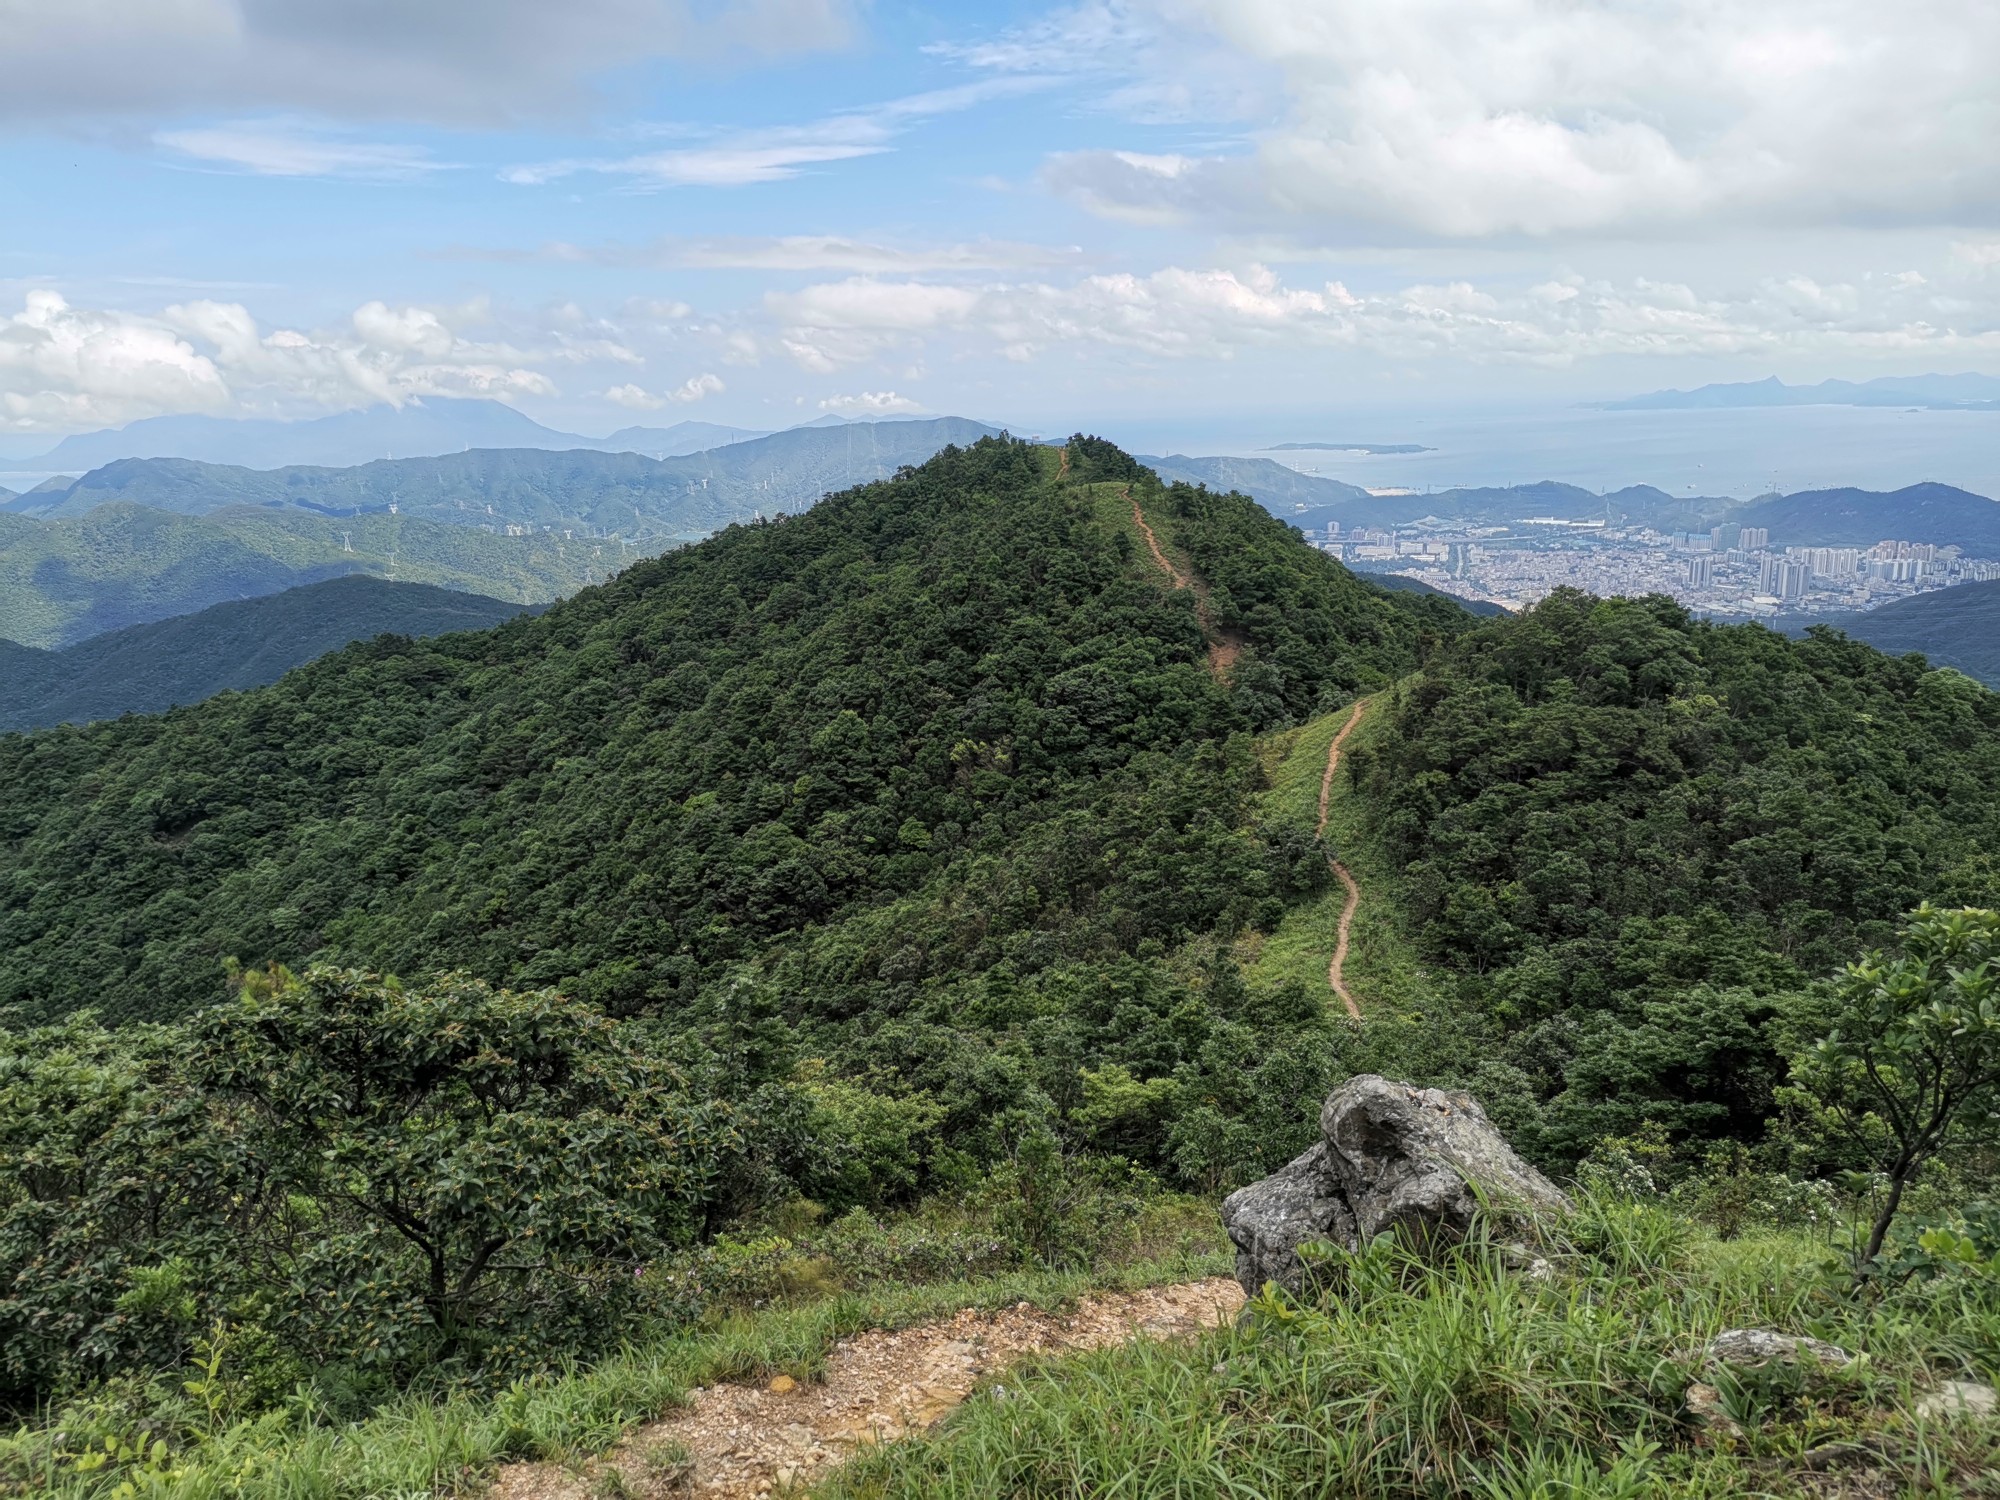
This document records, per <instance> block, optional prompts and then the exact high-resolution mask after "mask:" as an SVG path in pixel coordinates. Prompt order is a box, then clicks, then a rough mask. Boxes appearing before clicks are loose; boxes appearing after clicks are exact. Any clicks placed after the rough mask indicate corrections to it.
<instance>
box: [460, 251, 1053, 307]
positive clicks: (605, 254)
mask: <svg viewBox="0 0 2000 1500" xmlns="http://www.w3.org/2000/svg"><path fill="white" fill-rule="evenodd" d="M473 253H474V254H475V255H476V257H477V258H479V259H501V260H518V259H525V258H527V257H526V256H525V255H521V254H515V253H508V252H500V253H495V252H473ZM533 256H534V258H536V259H540V260H552V261H560V262H565V263H571V264H577V265H592V266H614V267H619V268H630V267H638V268H645V269H661V270H744V271H851V272H855V273H857V274H862V275H876V276H880V275H919V274H922V273H924V272H930V271H1023V270H1039V269H1042V268H1044V267H1051V266H1062V265H1072V264H1074V263H1076V262H1077V261H1079V260H1081V259H1082V258H1083V251H1082V249H1081V248H1080V247H1077V246H1069V247H1067V248H1060V249H1059V248H1055V247H1051V246H1047V245H1029V244H1022V243H1020V242H1018V241H1014V240H973V241H968V242H964V243H960V244H942V245H915V246H900V245H882V244H875V243H871V242H869V241H866V240H855V239H848V238H846V237H845V236H841V235H828V234H788V235H711V236H666V237H663V238H661V239H657V240H654V241H653V242H652V243H651V244H648V245H638V246H628V245H600V246H578V245H568V244H562V243H560V242H558V243H556V244H551V245H547V246H544V247H543V248H542V249H541V250H539V251H536V252H533ZM683 311H684V312H685V309H683Z"/></svg>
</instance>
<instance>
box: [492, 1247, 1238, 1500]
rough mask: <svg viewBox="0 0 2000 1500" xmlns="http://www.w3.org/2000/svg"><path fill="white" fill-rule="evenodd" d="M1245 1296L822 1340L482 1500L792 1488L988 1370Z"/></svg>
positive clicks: (938, 1407) (1118, 1305) (985, 1318)
mask: <svg viewBox="0 0 2000 1500" xmlns="http://www.w3.org/2000/svg"><path fill="white" fill-rule="evenodd" d="M1242 1305H1243V1291H1242V1289H1241V1288H1240V1287H1238V1286H1237V1285H1236V1283H1235V1282H1234V1281H1231V1280H1228V1279H1227V1278H1225V1277H1215V1278H1212V1279H1210V1280H1207V1281H1192V1282H1185V1283H1183V1284H1181V1285H1179V1286H1162V1287H1149V1288H1147V1289H1146V1290H1144V1291H1138V1292H1114V1293H1106V1294H1104V1295H1101V1296H1096V1297H1088V1298H1085V1299H1083V1300H1082V1301H1081V1302H1079V1303H1078V1304H1077V1307H1076V1310H1075V1311H1074V1312H1072V1313H1070V1314H1069V1315H1067V1316H1056V1317H1052V1316H1050V1315H1049V1314H1047V1313H1044V1312H1042V1311H1040V1310H1039V1309H1037V1308H1035V1307H1034V1306H1033V1305H1031V1304H1030V1303H1026V1302H1022V1303H1018V1304H1017V1305H1015V1306H1014V1307H1012V1308H1008V1309H1006V1310H1005V1311H1002V1312H974V1311H969V1310H968V1311H965V1312H960V1313H957V1314H954V1315H953V1316H952V1317H950V1318H947V1319H945V1320H944V1321H943V1322H940V1323H929V1324H925V1325H923V1326H922V1327H918V1328H905V1329H900V1330H896V1331H893V1332H891V1331H881V1332H873V1333H863V1334H859V1335H857V1336H855V1337H854V1338H851V1339H848V1340H846V1341H844V1342H842V1343H840V1344H837V1345H836V1346H835V1347H834V1350H833V1355H832V1357H831V1358H830V1359H829V1361H828V1367H827V1374H826V1381H825V1383H824V1384H822V1385H808V1384H805V1383H804V1382H794V1381H792V1380H791V1379H790V1378H789V1377H783V1376H780V1377H778V1378H776V1379H773V1380H771V1381H769V1382H767V1383H765V1384H763V1385H758V1386H742V1385H717V1386H710V1387H707V1388H706V1389H699V1390H695V1391H692V1392H690V1393H689V1396H690V1399H689V1404H688V1405H687V1406H685V1407H683V1408H682V1409H681V1410H679V1411H677V1412H675V1413H674V1414H673V1415H671V1416H669V1417H666V1418H665V1419H663V1420H661V1421H658V1422H653V1423H649V1424H648V1425H646V1426H645V1427H642V1428H640V1429H639V1430H637V1431H636V1432H634V1433H633V1434H632V1435H631V1436H630V1437H629V1438H627V1439H626V1440H625V1441H624V1442H623V1443H621V1444H619V1446H618V1447H617V1448H615V1449H613V1450H612V1451H611V1452H610V1453H608V1454H606V1455H605V1456H604V1457H603V1458H602V1459H599V1460H597V1461H596V1462H595V1463H594V1464H592V1465H589V1466H586V1467H585V1468H584V1469H583V1470H582V1471H578V1470H573V1469H567V1468H563V1467H560V1466H558V1465H556V1464H545V1463H543V1464H510V1465H508V1466H506V1467H505V1468H503V1469H501V1470H500V1472H499V1474H498V1475H497V1476H496V1477H495V1480H494V1484H493V1489H492V1491H491V1494H490V1496H489V1500H590V1497H592V1496H593V1495H604V1494H610V1493H617V1492H618V1490H619V1481H618V1480H616V1479H612V1478H611V1477H610V1471H612V1470H616V1471H618V1473H619V1474H620V1475H621V1476H622V1478H623V1490H624V1492H625V1493H627V1494H631V1495H635V1496H642V1495H647V1494H658V1495H661V1496H666V1495H670V1494H682V1495H685V1494H693V1495H699V1496H706V1497H713V1500H755V1497H757V1496H762V1495H772V1494H779V1495H782V1494H784V1493H785V1492H786V1491H787V1490H788V1489H793V1488H803V1487H804V1486H805V1485H806V1484H808V1483H810V1482H811V1481H812V1480H814V1479H816V1478H817V1477H819V1475H820V1474H821V1473H822V1472H823V1471H824V1470H825V1469H827V1468H829V1467H831V1466H832V1465H834V1464H837V1463H839V1462H841V1461H842V1460H843V1459H845V1458H848V1457H849V1456H851V1455H852V1454H853V1453H854V1452H855V1451H856V1450H857V1449H859V1448H861V1447H864V1446H866V1445H868V1444H871V1443H882V1442H890V1441H893V1440H894V1439H896V1438H899V1437H903V1436H905V1435H907V1434H909V1433H912V1432H918V1431H921V1430H922V1429H924V1428H926V1427H929V1426H930V1425H931V1424H932V1423H934V1422H936V1421H937V1420H938V1419H939V1418H941V1417H943V1416H944V1415H945V1414H946V1413H947V1412H949V1411H951V1410H952V1409H953V1408H955V1407H956V1406H957V1405H958V1404H959V1403H960V1402H962V1401H963V1400H964V1399H965V1398H966V1397H967V1396H968V1395H970V1394H971V1393H972V1390H973V1388H974V1387H975V1386H976V1385H977V1384H978V1383H979V1381H980V1380H981V1379H982V1378H984V1377H985V1376H986V1375H988V1374H990V1373H992V1372H994V1371H997V1370H1004V1369H1006V1368H1007V1367H1008V1366H1009V1365H1012V1364H1015V1363H1017V1362H1018V1361H1020V1360H1022V1359H1024V1358H1029V1357H1032V1356H1036V1355H1048V1354H1060V1353H1065V1352H1069V1351H1074V1350H1084V1349H1102V1348H1105V1347H1107V1346H1108V1345H1111V1344H1120V1343H1124V1342H1125V1341H1127V1340H1128V1339H1132V1338H1158V1339H1165V1338H1183V1337H1187V1336H1189V1335H1191V1334H1194V1333H1198V1332H1200V1331H1201V1330H1202V1329H1205V1328H1214V1327H1218V1326H1220V1325H1221V1324H1223V1323H1226V1322H1228V1321H1229V1319H1231V1318H1233V1317H1234V1316H1235V1315H1236V1313H1237V1311H1238V1310H1239V1309H1240V1308H1241V1307H1242ZM668 1444H678V1445H680V1447H681V1448H683V1449H685V1450H686V1453H687V1455H688V1457H689V1458H690V1459H691V1460H692V1471H690V1470H689V1468H688V1466H687V1464H686V1462H682V1463H681V1464H679V1465H678V1466H674V1465H670V1464H662V1463H661V1462H659V1461H658V1459H657V1458H656V1459H655V1460H654V1461H653V1462H650V1463H649V1462H648V1460H647V1454H648V1452H649V1450H651V1451H652V1452H653V1453H654V1454H656V1455H657V1454H661V1453H664V1452H668V1451H671V1450H669V1449H667V1447H666V1445H668Z"/></svg>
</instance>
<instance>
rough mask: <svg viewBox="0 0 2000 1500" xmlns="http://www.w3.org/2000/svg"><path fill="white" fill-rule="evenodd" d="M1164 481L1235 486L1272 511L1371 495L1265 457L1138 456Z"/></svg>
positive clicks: (1362, 500) (1352, 501)
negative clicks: (1301, 471)
mask: <svg viewBox="0 0 2000 1500" xmlns="http://www.w3.org/2000/svg"><path fill="white" fill-rule="evenodd" d="M1139 462H1140V463H1142V464H1144V465H1145V466H1146V467H1147V468H1149V469H1151V470H1152V471H1153V472H1154V473H1155V474H1158V475H1159V476H1160V478H1162V479H1164V480H1165V481H1166V482H1167V483H1168V484H1173V483H1174V482H1175V481H1180V482H1182V483H1185V484H1205V485H1207V486H1208V487H1209V488H1210V489H1212V490H1238V491H1241V492H1242V493H1243V494H1246V495H1248V496H1249V497H1250V498H1251V499H1252V500H1256V501H1258V502H1259V503H1261V504H1262V505H1263V506H1264V507H1265V509H1267V510H1269V511H1271V512H1272V513H1274V514H1276V515H1280V516H1282V515H1285V514H1286V513H1287V512H1288V511H1289V510H1291V509H1292V508H1293V507H1295V506H1299V505H1307V506H1316V505H1365V504H1368V503H1369V502H1371V501H1373V500H1374V499H1375V496H1373V495H1370V494H1369V493H1368V491H1366V490H1364V489H1363V488H1361V486H1360V485H1358V484H1346V483H1343V482H1342V481H1341V480H1338V479H1322V478H1320V477H1319V476H1318V475H1317V474H1301V473H1300V472H1299V471H1298V470H1297V469H1293V468H1289V467H1287V466H1286V465H1284V464H1281V463H1279V462H1277V461H1276V460H1275V459H1269V458H1189V457H1187V456H1186V455H1185V454H1181V453H1174V454H1170V455H1168V456H1167V457H1165V458H1144V457H1141V458H1139Z"/></svg>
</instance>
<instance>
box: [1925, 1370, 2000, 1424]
mask: <svg viewBox="0 0 2000 1500" xmlns="http://www.w3.org/2000/svg"><path fill="white" fill-rule="evenodd" d="M1995 1412H2000V1394H1996V1392H1995V1391H1994V1389H1993V1387H1992V1386H1990V1385H1978V1384H1975V1383H1974V1382H1972V1381H1970V1380H1947V1381H1946V1382H1945V1383H1944V1384H1943V1385H1941V1386H1939V1387H1938V1388H1937V1389H1936V1390H1934V1391H1932V1392H1931V1393H1930V1394H1929V1395H1928V1396H1926V1397H1924V1398H1923V1400H1921V1401H1919V1402H1918V1403H1917V1415H1918V1416H1920V1417H1922V1418H1923V1419H1924V1420H1925V1421H1928V1422H1938V1421H1950V1420H1954V1419H1956V1418H1959V1417H1970V1418H1973V1419H1975V1420H1978V1419H1983V1418H1987V1417H1991V1416H1993V1415H1994V1413H1995Z"/></svg>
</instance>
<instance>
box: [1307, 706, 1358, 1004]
mask: <svg viewBox="0 0 2000 1500" xmlns="http://www.w3.org/2000/svg"><path fill="white" fill-rule="evenodd" d="M1367 711H1368V704H1367V702H1366V701H1365V700H1364V701H1362V702H1360V703H1357V704H1355V705H1354V712H1353V713H1351V714H1349V715H1348V718H1347V722H1346V723H1345V724H1343V725H1341V726H1340V733H1339V734H1336V735H1335V736H1334V737H1333V743H1332V744H1331V745H1328V746H1327V747H1326V774H1325V775H1324V776H1322V777H1320V779H1319V827H1317V828H1316V829H1314V830H1313V836H1314V837H1315V838H1321V839H1323V838H1325V837H1326V811H1327V807H1326V805H1327V799H1328V798H1330V797H1331V796H1332V795H1333V773H1334V770H1335V768H1336V767H1338V766H1339V765H1340V746H1341V743H1342V742H1343V741H1344V740H1346V738H1347V737H1348V736H1349V735H1350V734H1352V733H1353V732H1354V726H1355V725H1357V724H1359V723H1360V722H1361V716H1362V714H1364V713H1366V712H1367ZM1326 862H1327V863H1328V864H1329V865H1331V866H1333V873H1334V874H1335V875H1336V876H1338V877H1339V878H1340V883H1341V885H1342V886H1343V887H1345V888H1346V891H1347V904H1346V905H1345V906H1343V907H1342V908H1341V910H1340V931H1339V933H1338V934H1337V935H1336V937H1335V938H1334V944H1333V961H1332V962H1331V963H1329V964H1328V965H1327V966H1326V982H1327V984H1328V985H1329V986H1331V987H1332V989H1333V992H1334V994H1336V995H1338V996H1340V1000H1341V1003H1342V1004H1343V1005H1345V1006H1346V1007H1347V1013H1348V1014H1349V1015H1350V1016H1352V1017H1354V1019H1355V1020H1357V1021H1358V1020H1360V1019H1361V1007H1360V1006H1359V1005H1357V1004H1356V1003H1355V1000H1354V996H1353V994H1352V993H1350V992H1349V990H1348V988H1347V980H1346V978H1345V976H1344V975H1343V973H1342V971H1343V970H1344V969H1345V968H1346V966H1347V938H1348V933H1349V932H1350V931H1351V930H1352V929H1353V927H1354V910H1355V908H1356V907H1358V906H1359V905H1360V904H1361V887H1360V886H1358V885H1356V884H1355V883H1354V875H1353V873H1352V872H1351V871H1350V870H1349V869H1348V868H1347V866H1346V865H1344V864H1342V863H1341V862H1340V861H1339V860H1337V859H1335V858H1334V857H1333V855H1332V854H1330V853H1329V854H1328V855H1327V857H1326Z"/></svg>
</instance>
